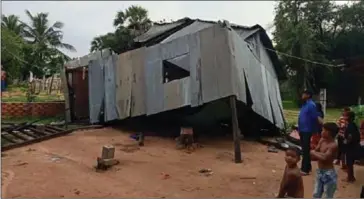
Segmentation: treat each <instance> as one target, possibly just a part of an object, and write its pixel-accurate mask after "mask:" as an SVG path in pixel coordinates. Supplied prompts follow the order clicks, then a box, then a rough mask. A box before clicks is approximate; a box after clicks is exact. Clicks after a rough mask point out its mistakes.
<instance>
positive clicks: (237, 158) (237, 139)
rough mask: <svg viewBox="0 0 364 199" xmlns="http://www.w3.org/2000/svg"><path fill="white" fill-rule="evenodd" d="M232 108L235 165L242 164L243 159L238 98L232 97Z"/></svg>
mask: <svg viewBox="0 0 364 199" xmlns="http://www.w3.org/2000/svg"><path fill="white" fill-rule="evenodd" d="M230 107H231V123H232V126H233V128H232V130H233V135H234V154H235V163H242V159H241V151H240V130H239V123H238V113H237V110H236V97H235V96H230Z"/></svg>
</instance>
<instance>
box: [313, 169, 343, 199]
mask: <svg viewBox="0 0 364 199" xmlns="http://www.w3.org/2000/svg"><path fill="white" fill-rule="evenodd" d="M336 186H337V173H336V171H335V169H317V170H316V181H315V188H314V192H313V197H314V198H322V195H323V194H324V193H325V198H333V197H334V194H335V191H336Z"/></svg>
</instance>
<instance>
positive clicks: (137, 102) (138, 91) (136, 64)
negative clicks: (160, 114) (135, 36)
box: [130, 47, 146, 117]
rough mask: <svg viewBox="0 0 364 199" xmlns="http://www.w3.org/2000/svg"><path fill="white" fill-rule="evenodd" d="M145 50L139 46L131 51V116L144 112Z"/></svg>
mask: <svg viewBox="0 0 364 199" xmlns="http://www.w3.org/2000/svg"><path fill="white" fill-rule="evenodd" d="M145 50H146V48H145V47H143V48H139V49H136V50H133V51H131V52H130V53H131V60H132V63H133V68H132V70H133V71H132V73H133V76H132V78H133V81H132V90H131V116H133V117H135V116H140V115H144V114H146V107H145V103H146V94H145V92H146V91H145V76H144V68H145V66H144V65H145Z"/></svg>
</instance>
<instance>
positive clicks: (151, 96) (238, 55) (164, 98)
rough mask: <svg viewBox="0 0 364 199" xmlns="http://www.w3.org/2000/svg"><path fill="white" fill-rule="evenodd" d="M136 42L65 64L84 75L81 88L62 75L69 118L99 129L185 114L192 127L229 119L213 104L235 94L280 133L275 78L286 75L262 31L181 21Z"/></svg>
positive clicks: (281, 119)
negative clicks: (82, 118) (84, 119)
mask: <svg viewBox="0 0 364 199" xmlns="http://www.w3.org/2000/svg"><path fill="white" fill-rule="evenodd" d="M135 42H136V47H137V48H136V49H134V50H131V51H128V52H125V53H122V54H120V55H116V54H113V53H111V52H109V51H107V50H105V51H103V52H97V53H93V54H90V55H87V56H85V57H83V58H81V59H78V60H72V61H71V62H69V63H67V64H66V65H65V69H66V71H72V70H73V71H80V72H77V73H82V72H81V71H85V70H87V73H88V77H86V78H84V79H83V82H82V83H80V82H81V78H80V74H79V75H76V73H70V72H68V74H71V75H69V76H73V77H74V79H73V80H72V81H73V82H72V83H70V81H68V86H69V88H70V87H72V86H73V88H72V90H73V93H71V94H70V92H69V91H68V92H67V91H66V96H65V97H67V98H69V96H74V99H73V101H72V100H69V101H70V103H69V104H68V105H66V106H70V104H73V108H72V105H71V109H70V113H74V112H76V111H77V110H78V109H83V110H85V113H86V109H87V110H88V111H87V112H88V119H89V122H90V123H98V122H102V121H105V122H108V121H112V120H123V119H126V118H134V117H140V116H143V117H144V116H147V117H149V116H154V115H158V114H162V113H171V111H172V112H173V111H175V110H180V109H186V108H187V109H191V110H192V109H193V110H194V111H192V113H189V114H188V115H187V116H186V118H187V119H189V120H190V121H191V118H193V119H192V120H194V119H196V120H199V119H201V120H207V122H213V121H219V120H223V119H226V118H229V116H230V112H229V111H230V109H228V108H226V106H224V105H223V103H221V104H219V101H222V100H223V99H225V98H226V97H229V96H236V99H237V100H238V103H239V107H245V108H246V107H248V108H249V107H251V109H252V110H253V112H254V114H256V115H257V116H259V118H261V119H263V120H265V121H266V122H268V123H270V124H271V125H273V126H275V127H277V128H280V129H282V128H284V124H285V120H284V116H283V107H282V101H281V96H280V91H279V83H278V80H280V79H283V78H285V74H284V72H283V71H284V70H283V68H282V67H281V65H280V64H279V62H278V58H277V55H276V53H275V52H274V49H273V46H272V42H271V40H270V39H269V37H268V36H267V34H266V32H265V30H264V29H263V28H262V27H261V26H259V25H255V26H252V27H245V26H239V25H234V24H229V23H228V22H226V21H225V22H211V21H203V20H198V19H197V20H192V19H189V18H184V19H181V20H178V21H176V22H173V23H165V24H155V25H154V26H152V28H151V29H150V30H149V31H147V32H146V33H145V34H143V35H141V36H139V37H137V38H135ZM86 67H87V69H86ZM75 79H76V80H75ZM75 81H77V82H78V83H76V84H75V83H74V82H75ZM86 84H87V86H86ZM78 85H79V88H76V87H77V86H78ZM86 88H88V90H85V89H86ZM77 90H78V93H77ZM82 93H83V94H82ZM79 95H84V96H79ZM86 96H87V97H86ZM80 98H81V99H82V100H80ZM86 98H87V99H86ZM77 100H79V101H77ZM86 100H87V103H86ZM67 108H68V107H67ZM243 110H244V111H245V110H247V109H243V108H241V109H239V110H238V112H240V113H241V114H242V113H243V112H244V111H243ZM209 111H210V112H209ZM85 115H86V114H85ZM188 117H189V118H188ZM192 123H193V121H192Z"/></svg>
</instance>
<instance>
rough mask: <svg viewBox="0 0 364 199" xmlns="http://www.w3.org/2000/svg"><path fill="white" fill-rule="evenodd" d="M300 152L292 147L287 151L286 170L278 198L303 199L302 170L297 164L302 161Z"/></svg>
mask: <svg viewBox="0 0 364 199" xmlns="http://www.w3.org/2000/svg"><path fill="white" fill-rule="evenodd" d="M300 155H301V154H300V151H299V150H298V149H297V148H294V147H290V148H288V149H287V151H286V157H285V160H286V163H287V165H286V168H285V169H284V174H283V178H282V181H281V186H280V188H279V194H278V196H277V198H303V181H302V175H301V170H300V168H298V166H297V163H298V162H299V161H300Z"/></svg>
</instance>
